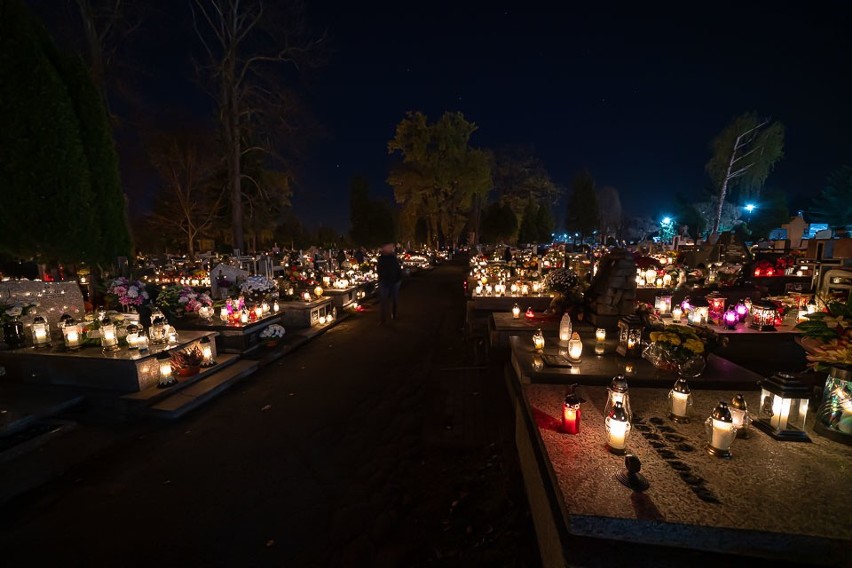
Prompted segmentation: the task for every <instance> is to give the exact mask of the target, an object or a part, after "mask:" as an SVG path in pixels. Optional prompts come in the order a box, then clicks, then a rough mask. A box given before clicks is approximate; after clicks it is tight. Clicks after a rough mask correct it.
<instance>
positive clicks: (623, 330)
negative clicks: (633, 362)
mask: <svg viewBox="0 0 852 568" xmlns="http://www.w3.org/2000/svg"><path fill="white" fill-rule="evenodd" d="M616 352H617V353H618V354H619V355H621V356H623V357H639V356H641V355H642V320H641V319H639V318H638V317H637V316H624V317H621V318H619V319H618V348H617V349H616Z"/></svg>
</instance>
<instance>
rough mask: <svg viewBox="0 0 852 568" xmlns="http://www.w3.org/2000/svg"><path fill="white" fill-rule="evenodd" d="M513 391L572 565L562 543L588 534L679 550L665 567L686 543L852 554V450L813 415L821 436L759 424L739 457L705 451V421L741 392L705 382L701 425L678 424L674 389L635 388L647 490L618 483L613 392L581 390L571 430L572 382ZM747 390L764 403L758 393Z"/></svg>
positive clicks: (821, 560)
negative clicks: (784, 436)
mask: <svg viewBox="0 0 852 568" xmlns="http://www.w3.org/2000/svg"><path fill="white" fill-rule="evenodd" d="M513 388H514V390H515V394H516V397H517V398H516V412H517V415H516V420H517V423H516V427H517V429H516V435H517V443H518V448H519V453H520V454H521V458H522V468H523V470H524V478H525V482H526V484H527V488H528V494H529V495H530V496H531V497H530V501H531V504H533V517H534V520H535V525H536V531H537V532H538V533H539V542H540V543H543V545H544V547H545V548H546V549H545V550H543V557H545V558H547V557H551V558H556V557H559V556H560V555H562V554H564V556H565V558H566V560H568V561H569V563H570V560H571V551H570V550H566V549H563V548H561V547H560V545H559V542H564V541H565V538H566V535H579V536H587V537H595V538H602V539H612V540H617V541H629V542H634V543H637V544H643V545H648V544H650V545H658V546H663V547H672V551H671V553H670V554H667V555H665V558H666V559H667V561H666V562H665V563H661V564H660V565H672V566H679V565H681V564H679V561H678V554H677V550H679V549H683V548H686V549H695V550H704V551H712V552H723V553H731V554H737V555H749V556H758V557H763V558H771V559H781V560H785V561H787V562H803V563H804V562H806V563H809V564H810V563H818V564H826V565H842V564H843V563H844V562H845V561H846V560H847V559H848V558H847V557H848V553H849V551H850V550H852V523H850V522H849V521H850V513H849V504H850V503H852V485H850V483H849V480H850V473H852V448H850V447H848V446H844V445H842V444H838V443H836V442H832V441H830V440H828V439H826V438H822V437H819V436H817V435H814V434H813V433H812V431H811V430H810V425H812V424H813V418H811V419H810V420H809V424H808V431H809V433H810V434H811V437H812V439H813V442H812V443H791V442H779V441H776V440H774V439H772V438H771V437H769V436H768V435H766V434H764V433H763V432H761V431H758V430H754V429H752V430H751V432H750V435H749V437H748V438H747V439H740V438H737V439H736V440H734V442H733V445H732V447H731V452H732V457H731V459H722V458H717V457H714V456H712V455H710V454H708V453H707V452H706V451H705V450H704V445H705V443H706V434H705V429H704V420H705V419H706V417H707V416H709V414H710V412H711V410H712V409H713V407H714V405H715V404H716V403H717V402H718V401H720V400H723V401H730V399H731V397H732V396H733V394H735V393H737V392H739V391H737V390H736V389H724V390H706V391H696V390H694V391H693V396H694V406H693V413H694V414H693V417H692V421H691V422H690V423H688V424H678V423H675V422H672V421H671V420H670V419H668V402H667V393H668V389H662V388H632V387H631V389H630V402H631V406H632V408H633V412H634V415H635V417H634V421H633V433H632V434H631V437H630V439H629V442H628V451H630V452H631V453H633V454H635V455H636V456H638V457H639V458H640V460H641V462H642V468H641V473H642V475H643V476H644V477H645V478H646V479H647V480H648V481H649V482H650V487H649V488H648V489H647V490H646V491H645V492H642V493H637V492H634V491H632V490H631V489H629V488H627V487H626V486H624V485H622V484H621V483H620V482H619V481H617V480H616V477H615V476H616V473H618V472H619V471H621V470H623V469H624V457H622V456H616V455H613V454H611V453H610V452H608V450H607V449H606V446H605V436H606V434H605V427H604V416H603V408H604V405H605V402H606V389H605V388H603V387H580V394H581V395H582V396H583V397H584V398H585V399H586V402H585V403H583V404H582V406H581V409H582V419H581V427H580V432H579V434H577V435H569V434H565V433H563V432H562V431H561V428H560V422H559V420H560V416H561V405H562V400H563V399H564V397H565V388H564V387H562V386H557V385H542V384H527V385H524V384H519V383H517V381H513ZM744 395H745V398H746V401H747V402H748V404H749V406H750V407H751V408H756V407H757V406H758V397H759V393H758V392H754V391H752V392H745V393H744ZM548 495H549V496H550V497H547V496H548ZM545 501H549V503H547V502H545ZM556 535H559V536H556ZM548 547H549V549H547V548H548Z"/></svg>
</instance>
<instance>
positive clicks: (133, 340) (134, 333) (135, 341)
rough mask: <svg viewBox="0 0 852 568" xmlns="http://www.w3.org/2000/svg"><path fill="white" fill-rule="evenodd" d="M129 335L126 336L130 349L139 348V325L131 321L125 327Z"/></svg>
mask: <svg viewBox="0 0 852 568" xmlns="http://www.w3.org/2000/svg"><path fill="white" fill-rule="evenodd" d="M125 331H126V332H127V335H125V336H124V339H125V341H127V348H128V349H139V326H138V325H136V324H135V323H131V324H130V325H128V326H127V327H126V328H125Z"/></svg>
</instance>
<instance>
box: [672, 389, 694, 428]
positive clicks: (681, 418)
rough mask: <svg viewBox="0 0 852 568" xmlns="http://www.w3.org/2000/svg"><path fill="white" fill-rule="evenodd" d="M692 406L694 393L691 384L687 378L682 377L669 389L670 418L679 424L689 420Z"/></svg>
mask: <svg viewBox="0 0 852 568" xmlns="http://www.w3.org/2000/svg"><path fill="white" fill-rule="evenodd" d="M690 406H692V394H691V393H690V389H689V384H688V383H687V382H686V379H685V378H683V377H680V378H678V380H676V381H675V384H674V386H673V387H672V390H670V391H669V418H671V419H672V420H674V421H675V422H677V423H679V424H683V423H686V422H689V407H690Z"/></svg>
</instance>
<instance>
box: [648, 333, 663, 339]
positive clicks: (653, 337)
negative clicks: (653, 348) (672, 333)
mask: <svg viewBox="0 0 852 568" xmlns="http://www.w3.org/2000/svg"><path fill="white" fill-rule="evenodd" d="M662 338H663V332H662V331H652V332H651V341H661V340H662Z"/></svg>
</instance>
